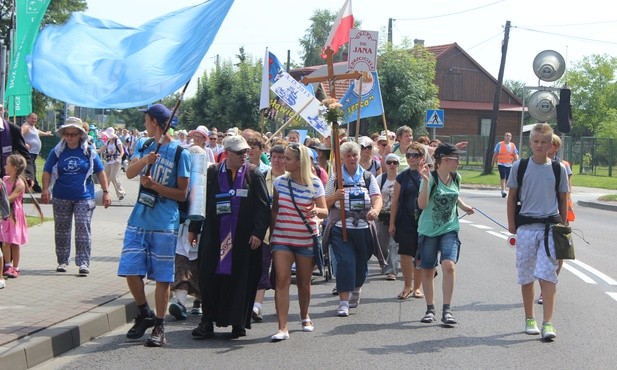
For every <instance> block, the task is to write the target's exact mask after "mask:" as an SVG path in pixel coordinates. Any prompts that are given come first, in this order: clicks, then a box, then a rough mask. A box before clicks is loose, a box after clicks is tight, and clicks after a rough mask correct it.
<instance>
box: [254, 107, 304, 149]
mask: <svg viewBox="0 0 617 370" xmlns="http://www.w3.org/2000/svg"><path fill="white" fill-rule="evenodd" d="M311 102H312V100H310V99H309V100H308V101H307V102H306V103H305V104H304V105H303V106H302V108H300V109H298V111H297V112H296V113H294V114H293V116H291V117H290V118H289V119H288V120H287V121H286V122H285V123H283V126H281V127H280V128H279V129H278V130H276V132H274V133H273V134H272V136H270V137H269V138H268V140H266V142H265V144H266V145H267V144H268V143H269V142H270V141H272V139H273V138H274V137H275V136H276V135H277V134H278V133H279V132H281V130H282V129H284V128H285V127H286V126H287V125H288V124H290V123H291V121H293V120H294V119H296V117H298V115H299V114H300V113H302V111H303V110H304V109H306V107H308V106H309V104H311Z"/></svg>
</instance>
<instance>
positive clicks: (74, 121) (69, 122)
mask: <svg viewBox="0 0 617 370" xmlns="http://www.w3.org/2000/svg"><path fill="white" fill-rule="evenodd" d="M71 127H72V128H76V129H78V130H79V131H81V138H82V139H87V138H88V133H87V132H86V130H84V124H83V123H82V122H81V120H80V119H79V118H77V117H69V118H67V119H66V120H65V121H64V125H62V127H60V128H59V129H58V131H56V134H57V135H58V136H60V137H62V136H63V135H64V130H66V129H67V128H71Z"/></svg>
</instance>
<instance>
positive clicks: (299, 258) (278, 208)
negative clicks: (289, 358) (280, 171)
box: [270, 143, 328, 342]
mask: <svg viewBox="0 0 617 370" xmlns="http://www.w3.org/2000/svg"><path fill="white" fill-rule="evenodd" d="M285 170H286V171H287V173H286V174H285V175H283V176H279V177H278V178H277V179H276V180H274V194H273V198H272V227H271V230H272V237H271V238H270V245H271V248H272V258H273V264H274V270H275V272H276V288H275V289H276V290H275V292H276V294H275V296H274V301H275V304H276V315H277V318H278V331H277V332H276V334H274V335H273V336H272V338H271V339H272V341H274V342H278V341H281V340H285V339H288V338H289V330H288V329H287V318H288V314H289V285H290V284H291V266H292V265H293V264H294V262H295V264H296V282H297V285H298V301H299V303H300V319H301V320H302V331H305V332H312V331H313V322H312V321H311V318H310V317H309V313H308V309H309V304H310V301H311V276H312V274H313V267H314V266H315V260H314V257H313V256H314V252H313V247H314V245H315V241H314V238H315V236H317V234H318V229H317V218H321V219H323V218H325V217H326V216H327V215H328V209H327V208H326V198H325V192H324V187H323V184H322V183H321V180H320V179H319V178H318V177H317V176H315V175H314V174H313V172H312V157H311V154H310V152H309V150H308V149H307V148H306V147H305V146H304V145H299V144H296V143H291V144H289V145H288V146H287V149H285ZM309 228H310V231H309Z"/></svg>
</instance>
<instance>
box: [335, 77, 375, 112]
mask: <svg viewBox="0 0 617 370" xmlns="http://www.w3.org/2000/svg"><path fill="white" fill-rule="evenodd" d="M371 75H372V76H373V81H370V82H362V109H361V110H360V118H367V117H375V116H380V115H381V114H383V103H382V102H381V89H380V88H379V79H378V78H377V72H371ZM359 88H360V84H359V83H358V81H356V80H353V81H352V82H351V84H350V85H349V89H348V90H347V92H346V93H345V96H343V98H342V99H341V104H342V105H343V112H344V113H345V116H344V117H345V119H346V120H347V122H352V121H355V120H357V119H358V89H359Z"/></svg>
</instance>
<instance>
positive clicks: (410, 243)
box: [396, 228, 418, 257]
mask: <svg viewBox="0 0 617 370" xmlns="http://www.w3.org/2000/svg"><path fill="white" fill-rule="evenodd" d="M396 236H397V239H398V240H399V242H398V254H402V255H405V256H411V257H416V253H417V252H418V229H401V228H396Z"/></svg>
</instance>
